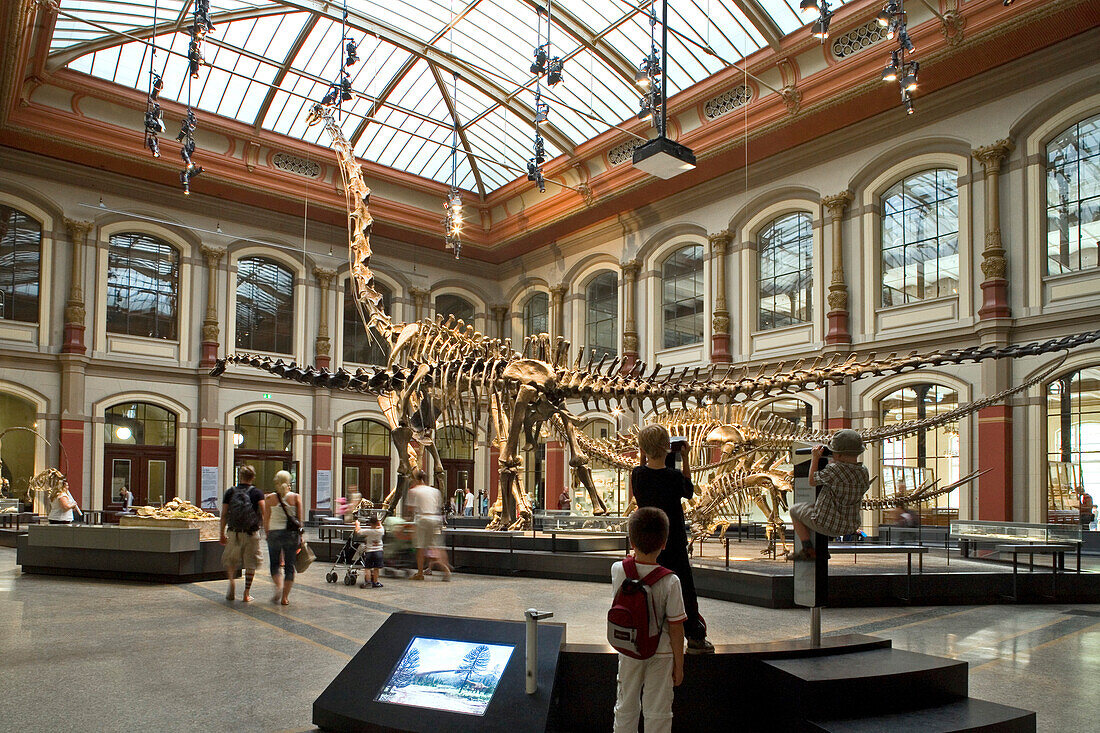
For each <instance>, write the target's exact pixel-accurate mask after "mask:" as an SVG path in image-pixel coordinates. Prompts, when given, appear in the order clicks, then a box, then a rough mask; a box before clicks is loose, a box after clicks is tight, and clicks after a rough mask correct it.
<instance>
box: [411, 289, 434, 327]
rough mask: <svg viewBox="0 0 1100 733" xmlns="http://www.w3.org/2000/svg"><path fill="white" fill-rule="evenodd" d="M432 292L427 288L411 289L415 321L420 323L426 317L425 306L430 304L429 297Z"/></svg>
mask: <svg viewBox="0 0 1100 733" xmlns="http://www.w3.org/2000/svg"><path fill="white" fill-rule="evenodd" d="M431 292H432V291H430V290H427V289H425V288H409V295H411V296H412V299H413V320H414V321H419V320H420V319H421V318H423V317H424V304H425V303H427V302H428V296H429V295H430V294H431Z"/></svg>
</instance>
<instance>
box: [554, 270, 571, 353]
mask: <svg viewBox="0 0 1100 733" xmlns="http://www.w3.org/2000/svg"><path fill="white" fill-rule="evenodd" d="M568 292H569V286H568V285H566V284H565V283H559V284H557V285H552V286H550V338H551V340H553V339H556V338H557V337H558V336H564V335H565V323H564V315H565V294H566V293H568Z"/></svg>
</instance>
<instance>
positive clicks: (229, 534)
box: [218, 466, 264, 603]
mask: <svg viewBox="0 0 1100 733" xmlns="http://www.w3.org/2000/svg"><path fill="white" fill-rule="evenodd" d="M255 479H256V470H255V469H254V468H252V466H241V468H240V470H239V471H238V473H237V480H238V481H239V483H238V484H237V485H236V486H233V487H232V488H230V489H229V490H228V491H226V492H225V496H224V497H222V518H221V524H220V536H219V538H218V541H219V542H221V543H222V544H223V545H225V550H223V551H222V565H224V566H225V571H226V575H228V576H229V590H228V591H227V592H226V594H225V600H227V601H232V600H235V599H236V595H237V581H236V576H237V572H238V571H240V570H241V569H242V568H244V595H243V596H242V597H241V600H243V601H244V602H245V603H248V602H249V601H251V600H252V596H251V595H249V590H251V589H252V581H253V580H254V579H255V577H256V569H257V568H259V567H260V563H261V562H263V558H262V556H261V555H260V524H261V522H262V521H263V510H261V509H260V504H262V503H263V500H264V492H262V491H260V490H259V489H258V488H256V487H255V486H253V485H252V482H253V481H254V480H255Z"/></svg>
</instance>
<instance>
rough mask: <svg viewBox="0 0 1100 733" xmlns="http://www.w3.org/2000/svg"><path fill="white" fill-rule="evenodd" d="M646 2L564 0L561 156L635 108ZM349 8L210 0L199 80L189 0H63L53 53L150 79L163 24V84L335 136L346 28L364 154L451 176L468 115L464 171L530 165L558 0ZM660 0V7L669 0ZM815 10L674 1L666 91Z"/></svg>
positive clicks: (87, 68)
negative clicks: (193, 69) (333, 101)
mask: <svg viewBox="0 0 1100 733" xmlns="http://www.w3.org/2000/svg"><path fill="white" fill-rule="evenodd" d="M750 4H752V5H755V6H757V7H759V8H762V9H763V10H764V11H765V12H766V13H768V14H769V15H770V17H771V20H772V22H773V23H774V24H775V26H774V27H759V28H758V27H756V26H755V25H754V24H753V23H752V21H750V20H749V17H750V16H752V15H753V14H752V13H751V12H750V13H746V12H745V10H744V9H743V8H746V7H749V5H750ZM837 4H840V3H837ZM649 7H650V6H649V4H648V3H646V2H644V0H643V1H641V2H639V1H638V0H556V1H555V2H554V3H553V5H552V8H551V15H552V17H553V24H552V26H551V30H550V41H551V53H550V55H551V56H557V57H561V58H563V59H564V60H565V67H564V81H563V82H562V83H561V84H559V85H557V86H555V87H553V88H551V89H548V88H546V87H545V86H543V87H542V94H543V99H544V100H545V101H548V102H549V103H550V116H549V119H548V120H547V122H546V123H544V125H543V126H542V128H543V129H542V133H543V137H544V139H545V144H546V151H547V156H548V158H552V157H554V156H557V155H560V154H562V153H571V151H572V149H574V148H575V147H576V146H577V145H579V144H581V143H583V142H584V141H586V140H588V139H591V138H592V137H594V136H596V135H599V134H600V133H602V132H605V131H606V130H608V129H609V128H610V127H611V126H612V125H618V124H621V123H622V122H624V121H627V120H630V119H632V118H633V117H634V115H635V114H636V113H637V111H638V106H639V97H640V93H639V90H638V89H637V87H636V86H635V85H634V80H633V74H634V69H635V68H636V67H637V65H638V63H639V62H640V61H641V60H642V58H643V57H644V56H645V55H646V53H647V52H648V51H649V48H650V26H649V18H648V12H649ZM347 8H348V17H347V22H346V25H345V24H343V23H342V22H341V21H342V15H343V8H342V5H341V3H338V2H325V1H324V0H210V14H211V17H212V20H213V22H214V26H215V28H214V30H213V31H212V32H211V33H210V34H209V35H208V36H207V37H206V41H205V45H204V55H205V59H206V62H207V63H208V64H209V66H206V67H203V69H202V71H201V73H200V75H199V78H198V79H194V80H192V79H191V78H190V76H189V75H188V73H187V59H186V55H187V45H188V36H187V34H186V28H187V26H188V25H190V23H191V17H192V13H193V11H194V8H193V5H192V0H158V2H157V3H156V4H155V5H154V3H152V2H147V1H142V0H129V1H121V0H120V1H117V2H116V1H112V0H61V1H60V13H59V15H58V18H57V23H56V27H55V30H54V34H53V38H52V40H51V45H50V59H49V62H48V63H49V65H50V68H59V67H61V66H67V67H68V68H71V69H74V70H76V71H80V72H83V73H86V74H90V75H92V76H95V77H98V78H101V79H106V80H108V81H112V82H115V83H117V84H120V85H122V86H125V87H130V88H136V89H138V90H141V91H145V90H147V89H148V83H149V82H148V79H149V68H150V66H149V59H150V55H151V54H150V48H149V45H148V43H147V40H146V39H153V42H154V43H155V45H156V47H157V54H156V67H155V69H156V71H157V72H158V73H162V74H163V77H164V91H163V92H162V97H164V98H168V99H173V100H176V101H179V102H181V103H183V104H188V102H189V101H190V103H191V104H192V105H194V106H195V107H196V108H197V109H199V110H202V111H204V112H212V113H216V114H218V115H222V116H224V117H228V118H231V119H235V120H239V121H241V122H244V123H247V124H249V125H255V126H257V127H259V128H262V129H267V130H271V131H273V132H276V133H280V134H284V135H289V136H291V137H294V138H299V139H303V140H306V141H308V142H316V143H320V144H322V145H327V143H328V141H327V140H324V139H322V131H321V128H320V126H318V127H314V128H307V127H306V125H305V116H306V112H307V110H308V109H309V106H310V105H312V103H313V102H314V101H317V100H319V99H320V98H321V97H322V96H324V94H325V92H326V91H327V90H328V87H329V84H330V83H331V82H332V80H334V79H336V78H337V77H338V74H339V71H340V62H341V48H342V45H343V38H344V34H346V35H347V37H349V38H351V39H353V40H354V41H355V42H356V43H357V44H358V56H359V59H360V60H359V63H358V64H356V65H354V66H352V67H351V68H350V69H349V71H350V73H351V78H352V84H353V89H354V91H355V93H356V96H355V98H354V99H353V100H352V101H350V102H345V103H344V104H343V109H342V125H343V128H344V134H345V135H346V136H347V137H348V139H349V140H350V141H351V143H352V145H353V146H354V148H355V151H356V153H357V154H358V155H360V156H362V157H364V158H365V159H367V160H371V161H375V162H378V163H381V164H383V165H386V166H390V167H394V168H398V169H400V170H404V171H408V172H410V173H413V174H416V175H419V176H424V177H427V178H431V179H434V180H437V181H442V182H449V181H450V176H451V149H450V147H451V141H452V131H453V129H454V126H455V124H456V119H455V117H456V116H457V124H458V125H459V127H460V129H461V131H462V137H463V138H464V142H465V144H466V145H468V146H469V151H468V152H467V150H466V149H465V147H464V146H463V144H461V143H460V151H459V152H460V155H459V166H458V179H459V185H460V187H463V188H466V189H469V190H471V191H475V192H477V193H480V194H485V193H488V192H490V191H492V190H495V189H496V188H499V187H500V186H502V185H504V184H505V183H508V182H509V181H511V180H514V179H515V178H516V177H517V176H519V175H522V174H523V172H524V170H525V168H526V164H527V159H528V158H529V157H531V155H532V152H531V146H532V139H533V136H534V128H533V125H532V122H531V121H532V119H533V116H534V112H533V110H534V103H535V98H534V97H535V88H536V85H535V78H534V76H533V75H532V74H531V72H530V66H531V63H532V60H533V57H532V52H533V50H534V47H535V45H536V44H537V43H538V31H537V26H538V17H539V16H538V12H539V11H544V9H545V2H541V1H540V0H416V2H410V1H409V0H385V1H380V0H348V4H347ZM656 10H657V13H658V17H659V16H660V11H661V6H660V4H658V5H657V6H656ZM756 17H759V13H757V14H756ZM802 20H803V19H802V18H801V17H800V16H799V14H798V5H797V0H678V1H677V2H675V3H672V4H670V6H669V27H670V34H669V70H668V71H669V74H668V89H669V93H670V94H674V93H676V92H678V91H680V90H682V89H686V88H687V87H690V86H692V85H693V84H696V83H698V82H700V81H702V80H704V79H706V78H707V77H709V76H710V75H712V74H714V73H716V72H717V71H720V70H721V69H723V68H725V67H726V66H727V65H728V64H729V63H737V62H739V61H740V60H741V59H742V58H744V57H745V56H747V55H748V54H751V53H753V52H755V51H757V50H758V49H760V48H762V47H763V46H765V45H767V44H768V43H769V42H775V41H777V40H778V38H777V37H776V35H777V34H776V30H775V29H776V28H778V30H779V31H780V32H781V33H783V34H786V33H789V32H791V31H793V30H795V29H797V28H798V27H800V26H801V25H802ZM762 25H767V24H762ZM543 27H544V28H545V16H543ZM659 31H660V27H659V26H658V32H659ZM456 71H457V72H458V74H459V81H458V84H457V98H456V85H455V76H454V73H455V72H456ZM452 107H453V108H454V110H455V115H452V112H451V108H452ZM175 122H176V121H175V120H169V121H168V124H169V126H170V127H171V126H172V125H174V124H175ZM199 124H200V125H201V124H202V119H201V117H200V121H199ZM479 179H480V180H479Z"/></svg>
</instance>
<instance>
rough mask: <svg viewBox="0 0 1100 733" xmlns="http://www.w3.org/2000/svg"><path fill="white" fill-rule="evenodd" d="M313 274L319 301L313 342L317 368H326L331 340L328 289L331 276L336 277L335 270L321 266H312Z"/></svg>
mask: <svg viewBox="0 0 1100 733" xmlns="http://www.w3.org/2000/svg"><path fill="white" fill-rule="evenodd" d="M313 276H314V277H315V278H317V299H318V300H320V301H321V319H320V322H319V323H318V324H317V339H316V341H315V343H314V352H316V354H317V356H316V361H317V367H318V368H324V369H328V367H329V364H331V363H332V357H331V356H330V355H331V353H332V341H331V340H330V339H329V337H328V312H329V302H328V290H329V285H331V284H332V278H334V277H336V270H327V269H325V268H323V267H314V268H313Z"/></svg>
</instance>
